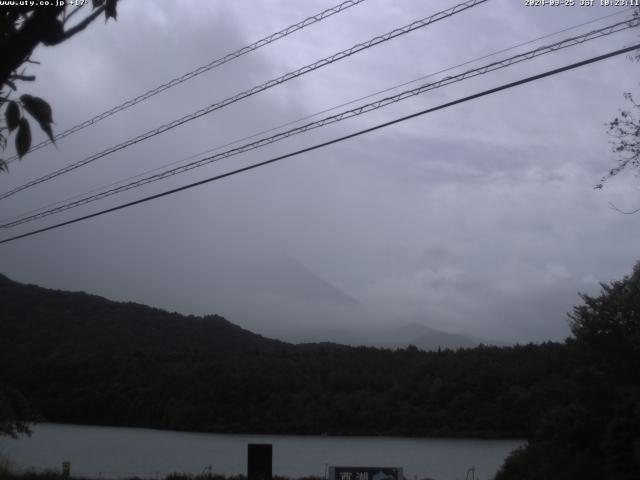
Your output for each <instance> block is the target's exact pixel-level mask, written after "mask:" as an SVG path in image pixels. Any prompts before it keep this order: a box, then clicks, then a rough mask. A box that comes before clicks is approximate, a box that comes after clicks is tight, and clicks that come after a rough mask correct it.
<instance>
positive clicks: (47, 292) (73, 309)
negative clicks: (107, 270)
mask: <svg viewBox="0 0 640 480" xmlns="http://www.w3.org/2000/svg"><path fill="white" fill-rule="evenodd" d="M0 332H2V335H0V350H2V351H3V352H4V354H6V355H16V356H17V355H20V356H24V355H28V356H30V357H49V356H50V355H53V354H55V355H59V356H75V355H82V354H104V353H129V352H153V353H167V354H176V353H180V354H184V353H211V354H224V353H241V352H253V351H261V352H274V351H279V350H282V349H287V348H293V346H292V345H290V344H287V343H284V342H281V341H278V340H272V339H269V338H265V337H263V336H261V335H258V334H255V333H252V332H250V331H248V330H245V329H243V328H241V327H239V326H237V325H234V324H233V323H231V322H229V321H228V320H226V319H224V318H223V317H220V316H218V315H207V316H204V317H198V316H193V315H189V316H185V315H181V314H179V313H170V312H167V311H165V310H161V309H158V308H153V307H148V306H146V305H140V304H137V303H132V302H115V301H112V300H108V299H106V298H103V297H99V296H97V295H89V294H87V293H84V292H67V291H61V290H52V289H47V288H42V287H38V286H35V285H25V284H21V283H18V282H15V281H12V280H10V279H9V278H7V277H6V276H4V275H0Z"/></svg>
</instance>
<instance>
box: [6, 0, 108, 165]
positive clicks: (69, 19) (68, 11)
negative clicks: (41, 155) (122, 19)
mask: <svg viewBox="0 0 640 480" xmlns="http://www.w3.org/2000/svg"><path fill="white" fill-rule="evenodd" d="M23 3H25V4H26V3H28V2H23ZM67 3H68V2H67ZM85 4H86V5H89V2H83V3H82V5H76V6H71V5H66V4H64V5H56V6H54V5H49V6H46V7H41V6H34V5H13V6H2V7H0V58H2V62H0V112H2V111H3V110H4V115H3V117H4V121H5V125H0V148H2V149H3V150H4V149H5V148H6V146H7V140H8V137H9V136H10V135H11V134H14V133H15V148H16V153H17V154H18V157H19V158H22V157H23V156H24V155H26V154H27V152H28V151H29V148H30V147H31V127H30V124H29V117H28V116H26V115H25V112H26V113H28V114H29V116H30V117H32V118H33V119H34V120H35V121H36V122H37V123H38V125H39V126H40V128H41V129H42V130H43V131H44V132H45V133H46V134H47V136H48V137H49V139H51V141H52V142H53V130H52V124H53V116H52V111H51V107H50V106H49V103H47V102H46V101H45V100H44V99H42V98H40V97H36V96H33V95H28V94H23V95H21V96H20V97H19V98H18V99H11V96H12V95H13V94H14V93H15V92H17V90H18V82H32V81H34V80H35V78H36V77H35V75H30V74H28V73H27V71H26V67H25V65H27V64H38V62H36V61H33V60H31V55H32V54H33V52H34V50H35V49H36V47H38V46H39V45H44V46H47V47H51V46H55V45H59V44H61V43H62V42H64V41H66V40H68V39H70V38H71V37H73V36H75V35H77V34H78V33H80V32H82V31H83V30H84V29H85V28H87V27H88V26H89V25H90V24H91V23H92V22H93V21H94V20H95V19H96V18H98V17H100V16H101V15H104V17H105V21H107V20H109V19H110V18H113V19H114V20H115V19H116V18H117V10H116V8H117V4H118V0H91V8H90V9H87V8H83V7H84V6H85ZM81 12H85V13H84V16H82V15H78V14H79V13H81ZM2 171H4V172H7V171H8V164H7V162H6V161H5V160H3V159H1V158H0V172H2Z"/></svg>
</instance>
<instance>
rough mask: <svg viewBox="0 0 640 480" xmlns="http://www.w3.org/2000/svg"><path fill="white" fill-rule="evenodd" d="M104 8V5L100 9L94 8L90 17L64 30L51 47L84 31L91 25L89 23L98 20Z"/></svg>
mask: <svg viewBox="0 0 640 480" xmlns="http://www.w3.org/2000/svg"><path fill="white" fill-rule="evenodd" d="M104 8H105V7H104V5H103V6H101V7H98V8H96V9H95V10H94V11H93V12H91V15H89V16H88V17H87V18H85V19H84V20H83V21H81V22H80V23H78V24H76V25H74V26H73V27H71V28H70V29H68V30H66V31H65V32H64V33H63V34H62V35H61V36H60V38H59V39H58V40H57V41H56V42H55V43H53V44H52V45H57V44H59V43H62V42H64V41H65V40H68V39H69V38H71V37H73V36H74V35H75V34H76V33H79V32H81V31H82V30H84V29H85V28H87V27H88V26H89V24H91V22H93V21H94V20H95V19H96V18H98V16H99V15H100V14H101V13H102V12H104Z"/></svg>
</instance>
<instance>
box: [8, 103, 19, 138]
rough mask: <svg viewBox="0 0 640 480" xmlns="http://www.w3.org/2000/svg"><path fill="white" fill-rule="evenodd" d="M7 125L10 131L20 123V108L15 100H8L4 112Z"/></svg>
mask: <svg viewBox="0 0 640 480" xmlns="http://www.w3.org/2000/svg"><path fill="white" fill-rule="evenodd" d="M4 116H5V120H6V121H7V127H8V128H9V131H10V132H12V131H13V130H14V129H15V128H16V127H17V126H18V124H19V123H20V108H18V104H17V103H16V102H9V105H8V106H7V110H6V111H5V112H4Z"/></svg>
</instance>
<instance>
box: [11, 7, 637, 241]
mask: <svg viewBox="0 0 640 480" xmlns="http://www.w3.org/2000/svg"><path fill="white" fill-rule="evenodd" d="M638 25H640V19H631V20H626V21H623V22H618V23H615V24H613V25H609V26H607V27H604V28H601V29H598V30H593V31H591V32H587V33H584V34H582V35H578V36H576V37H571V38H567V39H564V40H561V41H559V42H556V43H553V44H550V45H546V46H542V47H538V48H536V49H534V50H530V51H528V52H524V53H520V54H518V55H515V56H512V57H509V58H506V59H504V60H498V61H496V62H492V63H489V64H487V65H483V66H481V67H477V68H474V69H471V70H467V71H466V72H463V73H460V74H458V75H454V76H448V77H445V78H443V79H442V80H438V81H436V82H432V83H427V84H425V85H421V86H419V87H417V88H414V89H411V90H406V91H404V92H401V93H399V94H397V95H393V96H389V97H386V98H383V99H380V100H377V101H375V102H371V103H367V104H365V105H361V106H359V107H357V108H354V109H350V110H346V111H343V112H341V113H338V114H335V115H331V116H328V117H325V118H323V119H321V120H317V121H315V122H311V123H308V124H306V125H302V126H299V127H296V128H293V129H290V130H287V131H285V132H281V133H278V134H276V135H272V136H270V137H265V138H262V139H259V140H257V141H255V142H251V143H248V144H245V145H242V146H239V147H236V148H232V149H230V150H227V151H225V152H221V153H218V154H215V155H212V156H209V157H206V158H203V159H200V160H198V161H195V162H191V163H188V164H186V165H182V166H180V167H176V168H173V169H170V170H166V171H164V172H162V173H159V174H156V175H152V176H149V177H145V178H142V179H140V180H137V181H134V182H131V183H128V184H126V185H122V186H119V187H115V188H112V189H110V190H106V191H103V192H100V193H97V194H95V195H91V196H88V197H84V198H81V199H79V200H76V201H73V202H69V203H65V204H63V205H61V206H58V207H56V208H51V209H49V210H45V211H43V212H40V213H37V214H33V215H29V216H26V217H22V218H19V219H18V220H13V221H10V222H6V223H4V224H0V228H10V227H15V226H18V225H22V224H24V223H28V222H32V221H35V220H39V219H41V218H44V217H47V216H50V215H53V214H56V213H60V212H63V211H66V210H69V209H71V208H75V207H79V206H81V205H86V204H88V203H92V202H95V201H97V200H102V199H104V198H107V197H110V196H113V195H116V194H119V193H122V192H125V191H128V190H131V189H133V188H138V187H141V186H143V185H147V184H149V183H153V182H156V181H159V180H162V179H165V178H168V177H171V176H174V175H178V174H180V173H184V172H187V171H189V170H192V169H194V168H199V167H201V166H203V165H207V164H210V163H213V162H217V161H220V160H222V159H225V158H229V157H232V156H235V155H239V154H241V153H245V152H248V151H251V150H255V149H257V148H260V147H263V146H265V145H270V144H272V143H275V142H278V141H280V140H284V139H286V138H289V137H291V136H294V135H298V134H302V133H305V132H308V131H310V130H314V129H316V128H320V127H324V126H327V125H330V124H333V123H337V122H340V121H342V120H346V119H348V118H352V117H356V116H359V115H362V114H365V113H369V112H372V111H374V110H378V109H380V108H384V107H386V106H388V105H391V104H393V103H397V102H400V101H402V100H406V99H408V98H411V97H414V96H416V95H420V94H422V93H425V92H428V91H431V90H435V89H437V88H441V87H443V86H446V85H450V84H452V83H456V82H460V81H463V80H466V79H469V78H473V77H476V76H479V75H484V74H487V73H490V72H493V71H496V70H500V69H503V68H507V67H510V66H512V65H515V64H518V63H521V62H524V61H528V60H531V59H533V58H536V57H539V56H541V55H547V54H549V53H552V52H555V51H558V50H561V49H564V48H568V47H572V46H575V45H579V44H582V43H584V42H587V41H590V40H594V39H597V38H602V37H604V36H607V35H611V34H613V33H617V32H620V31H623V30H627V29H630V28H634V27H637V26H638Z"/></svg>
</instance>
